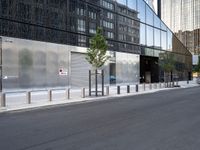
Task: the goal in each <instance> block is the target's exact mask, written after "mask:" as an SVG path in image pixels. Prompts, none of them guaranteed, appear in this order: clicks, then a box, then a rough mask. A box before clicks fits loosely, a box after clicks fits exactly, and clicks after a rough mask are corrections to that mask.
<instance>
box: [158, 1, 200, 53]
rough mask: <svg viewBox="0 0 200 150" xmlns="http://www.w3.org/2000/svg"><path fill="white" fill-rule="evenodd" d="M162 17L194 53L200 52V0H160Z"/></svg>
mask: <svg viewBox="0 0 200 150" xmlns="http://www.w3.org/2000/svg"><path fill="white" fill-rule="evenodd" d="M160 2H161V5H160V8H161V19H162V20H163V21H164V22H165V23H166V24H167V26H169V27H170V29H171V30H172V31H173V32H174V33H175V35H176V36H177V37H178V38H179V39H180V41H181V42H182V43H183V44H184V45H185V46H186V47H187V48H188V49H189V50H190V51H191V53H192V54H194V55H199V54H200V0H160Z"/></svg>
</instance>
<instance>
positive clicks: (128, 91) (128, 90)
mask: <svg viewBox="0 0 200 150" xmlns="http://www.w3.org/2000/svg"><path fill="white" fill-rule="evenodd" d="M127 93H130V85H127Z"/></svg>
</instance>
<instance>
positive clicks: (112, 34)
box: [106, 31, 114, 39]
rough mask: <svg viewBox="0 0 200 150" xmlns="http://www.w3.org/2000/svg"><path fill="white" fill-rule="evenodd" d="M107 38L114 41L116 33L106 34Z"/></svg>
mask: <svg viewBox="0 0 200 150" xmlns="http://www.w3.org/2000/svg"><path fill="white" fill-rule="evenodd" d="M106 36H107V37H108V38H110V39H113V38H114V33H113V32H109V31H108V32H106Z"/></svg>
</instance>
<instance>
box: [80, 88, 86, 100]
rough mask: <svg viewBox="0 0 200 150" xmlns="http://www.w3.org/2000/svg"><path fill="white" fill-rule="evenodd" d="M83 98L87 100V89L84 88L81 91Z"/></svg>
mask: <svg viewBox="0 0 200 150" xmlns="http://www.w3.org/2000/svg"><path fill="white" fill-rule="evenodd" d="M81 97H82V98H85V88H82V90H81Z"/></svg>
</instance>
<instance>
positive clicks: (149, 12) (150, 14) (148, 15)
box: [146, 6, 154, 26]
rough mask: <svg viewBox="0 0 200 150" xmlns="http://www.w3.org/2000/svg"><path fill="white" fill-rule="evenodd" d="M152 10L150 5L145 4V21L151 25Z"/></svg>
mask: <svg viewBox="0 0 200 150" xmlns="http://www.w3.org/2000/svg"><path fill="white" fill-rule="evenodd" d="M153 15H154V13H153V11H152V10H151V9H150V7H148V6H146V23H147V24H149V25H152V26H153Z"/></svg>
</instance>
